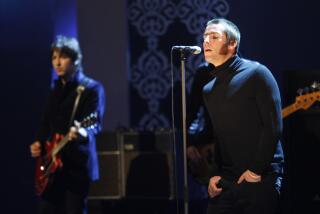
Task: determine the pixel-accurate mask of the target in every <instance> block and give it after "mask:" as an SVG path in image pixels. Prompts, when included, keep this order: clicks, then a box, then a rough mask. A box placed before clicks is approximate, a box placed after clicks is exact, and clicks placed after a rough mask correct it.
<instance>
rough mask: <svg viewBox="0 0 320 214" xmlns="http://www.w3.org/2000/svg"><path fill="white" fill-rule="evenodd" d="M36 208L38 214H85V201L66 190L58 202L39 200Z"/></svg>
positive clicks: (84, 198) (83, 198) (81, 196)
mask: <svg viewBox="0 0 320 214" xmlns="http://www.w3.org/2000/svg"><path fill="white" fill-rule="evenodd" d="M38 208H39V210H38V212H39V214H87V201H86V197H84V196H83V195H79V194H75V193H72V192H70V191H68V190H67V191H66V192H65V193H64V194H63V195H61V199H60V200H48V199H43V198H42V199H40V201H39V207H38Z"/></svg>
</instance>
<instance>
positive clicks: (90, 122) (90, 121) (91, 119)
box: [75, 112, 98, 129]
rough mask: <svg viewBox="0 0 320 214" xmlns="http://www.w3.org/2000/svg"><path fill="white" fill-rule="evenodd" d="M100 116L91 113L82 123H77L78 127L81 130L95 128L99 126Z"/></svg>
mask: <svg viewBox="0 0 320 214" xmlns="http://www.w3.org/2000/svg"><path fill="white" fill-rule="evenodd" d="M97 120H98V114H97V112H94V113H91V114H90V115H88V116H87V117H85V118H84V119H83V120H82V121H81V122H77V121H75V125H76V127H77V128H78V129H79V128H88V127H89V128H92V129H93V128H95V127H96V125H97Z"/></svg>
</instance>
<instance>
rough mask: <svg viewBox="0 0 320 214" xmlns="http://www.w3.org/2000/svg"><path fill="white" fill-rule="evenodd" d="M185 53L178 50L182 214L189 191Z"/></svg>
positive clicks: (187, 200) (186, 207)
mask: <svg viewBox="0 0 320 214" xmlns="http://www.w3.org/2000/svg"><path fill="white" fill-rule="evenodd" d="M185 59H186V58H185V53H184V52H183V50H180V61H181V92H182V101H181V102H182V137H183V180H184V183H183V201H184V214H188V211H189V207H188V203H189V191H188V174H187V173H188V172H187V157H186V154H187V152H186V151H187V124H186V87H185V86H186V77H185Z"/></svg>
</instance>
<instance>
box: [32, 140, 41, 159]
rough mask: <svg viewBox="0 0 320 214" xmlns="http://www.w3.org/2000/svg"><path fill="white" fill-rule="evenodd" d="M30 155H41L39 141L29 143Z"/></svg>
mask: <svg viewBox="0 0 320 214" xmlns="http://www.w3.org/2000/svg"><path fill="white" fill-rule="evenodd" d="M30 152H31V156H32V157H34V158H36V157H39V156H40V155H41V143H40V142H39V141H35V142H34V143H32V144H31V145H30Z"/></svg>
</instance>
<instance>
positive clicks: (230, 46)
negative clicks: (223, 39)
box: [228, 40, 238, 50]
mask: <svg viewBox="0 0 320 214" xmlns="http://www.w3.org/2000/svg"><path fill="white" fill-rule="evenodd" d="M237 46H238V42H237V41H236V40H231V41H229V44H228V49H229V50H235V49H236V48H237Z"/></svg>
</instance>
